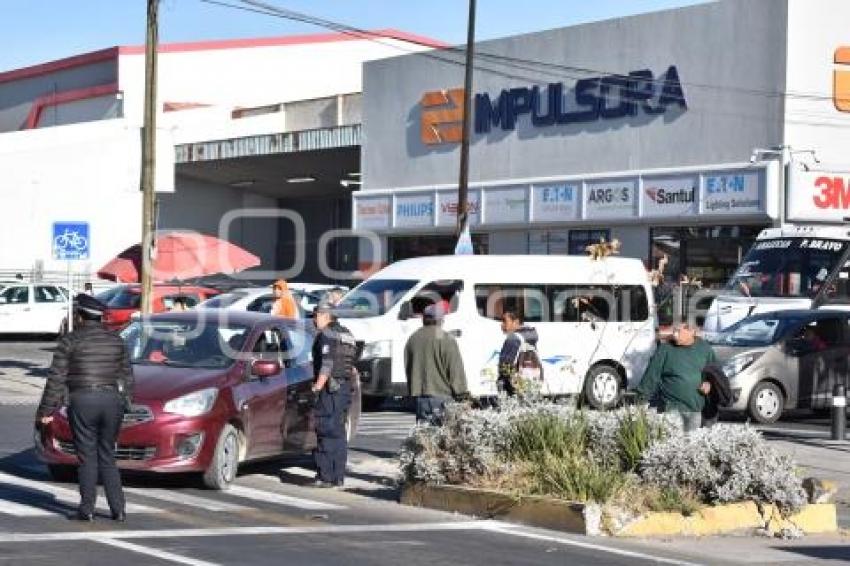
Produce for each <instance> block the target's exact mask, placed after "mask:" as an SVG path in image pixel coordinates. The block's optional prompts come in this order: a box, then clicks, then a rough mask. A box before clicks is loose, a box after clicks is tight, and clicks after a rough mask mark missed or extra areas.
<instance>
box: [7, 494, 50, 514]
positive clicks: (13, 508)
mask: <svg viewBox="0 0 850 566" xmlns="http://www.w3.org/2000/svg"><path fill="white" fill-rule="evenodd" d="M3 495H4V494H3V491H0V514H3V515H12V516H14V517H42V516H46V515H47V516H49V515H55V513H53V512H51V511H48V510H46V509H39V508H38V507H32V506H31V505H24V504H22V503H15V502H13V501H7V500H5V499H3Z"/></svg>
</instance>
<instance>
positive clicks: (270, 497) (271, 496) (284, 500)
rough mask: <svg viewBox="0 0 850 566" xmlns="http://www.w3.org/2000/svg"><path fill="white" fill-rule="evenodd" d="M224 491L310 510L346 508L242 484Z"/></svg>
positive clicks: (255, 499)
mask: <svg viewBox="0 0 850 566" xmlns="http://www.w3.org/2000/svg"><path fill="white" fill-rule="evenodd" d="M224 493H226V494H227V495H233V496H235V497H243V498H245V499H252V500H254V501H262V502H264V503H276V504H279V505H286V506H287V507H297V508H298V509H307V510H310V511H332V510H335V509H345V507H344V506H343V505H334V504H332V503H324V502H322V501H313V500H311V499H302V498H300V497H292V496H290V495H283V494H282V493H275V492H271V491H263V490H260V489H254V488H251V487H244V486H241V485H234V486H231V487H230V489H228V490H227V491H225V492H224Z"/></svg>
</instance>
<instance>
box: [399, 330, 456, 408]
mask: <svg viewBox="0 0 850 566" xmlns="http://www.w3.org/2000/svg"><path fill="white" fill-rule="evenodd" d="M404 371H405V373H406V374H407V386H408V388H409V390H410V395H411V396H412V397H419V396H422V395H433V396H437V397H453V398H454V397H457V396H459V395H462V394H465V393H467V387H466V374H464V371H463V360H462V359H461V357H460V350H459V349H458V347H457V342H456V341H455V339H454V337H453V336H452V335H451V334H449V333H447V332H445V331H444V330H443V329H442V328H440V327H439V326H423V327H422V328H420V329H419V330H417V331H416V332H414V333H413V335H412V336H411V337H410V339H408V341H407V345H406V346H405V347H404Z"/></svg>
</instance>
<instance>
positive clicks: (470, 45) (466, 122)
mask: <svg viewBox="0 0 850 566" xmlns="http://www.w3.org/2000/svg"><path fill="white" fill-rule="evenodd" d="M474 59H475V0H469V20H468V24H467V32H466V65H465V73H464V80H463V126H462V128H463V130H462V134H461V139H460V179H459V180H458V184H457V234H458V236H460V235H461V234H462V233H463V231H464V229H465V228H466V225H467V223H468V222H469V205H468V202H467V201H468V200H469V197H468V195H469V129H470V122H471V116H470V115H471V114H472V112H471V111H470V110H471V106H472V102H471V99H472V70H473V61H474Z"/></svg>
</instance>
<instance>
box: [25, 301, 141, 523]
mask: <svg viewBox="0 0 850 566" xmlns="http://www.w3.org/2000/svg"><path fill="white" fill-rule="evenodd" d="M103 311H104V306H103V304H102V303H100V301H98V300H97V299H95V298H94V297H90V296H88V295H85V294H79V295H77V296H76V297H75V298H74V315H75V319H76V321H77V322H76V324H75V327H74V331H73V332H71V333H70V334H67V335H65V336H64V337H62V339H61V340H59V343H58V344H57V347H56V353H55V354H54V355H53V363H52V364H51V366H50V373H49V375H48V379H47V384H46V385H45V387H44V394H43V395H42V398H41V404H40V405H39V407H38V411H37V413H36V418H37V419H38V422H39V423H40V424H41V425H42V426H47V425H49V424H50V423H51V421H52V420H53V416H52V415H53V413H54V412H55V411H56V410H57V409H59V407H61V406H62V404H63V401H65V397H66V394H67V402H68V418H69V421H70V425H71V432H72V434H73V437H74V448H75V450H76V453H77V459H78V460H79V462H80V466H79V470H78V476H79V482H80V506H79V509H78V511H77V514H76V517H75V518H76V519H79V520H81V521H92V520H94V509H95V502H96V498H97V477H98V472H100V477H101V480H102V481H103V487H104V490H105V491H106V499H107V500H108V502H109V509H110V511H112V518H113V519H114V520H116V521H121V522H123V521H125V520H126V514H125V501H124V492H123V490H122V489H121V476H120V474H119V472H118V467H117V466H116V465H115V454H114V452H113V451H114V449H115V442H116V440H117V439H118V433H119V432H120V430H121V422H122V420H123V417H124V407H125V404H126V403H127V402H129V400H130V399H132V396H133V372H132V369H131V367H130V359H129V356H128V354H127V349H126V347H125V346H124V340H122V338H121V336H119V335H118V333H117V332H113V331H111V330H107V329H106V328H105V327H104V326H103V324H102V323H101V318H102V317H103Z"/></svg>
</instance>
